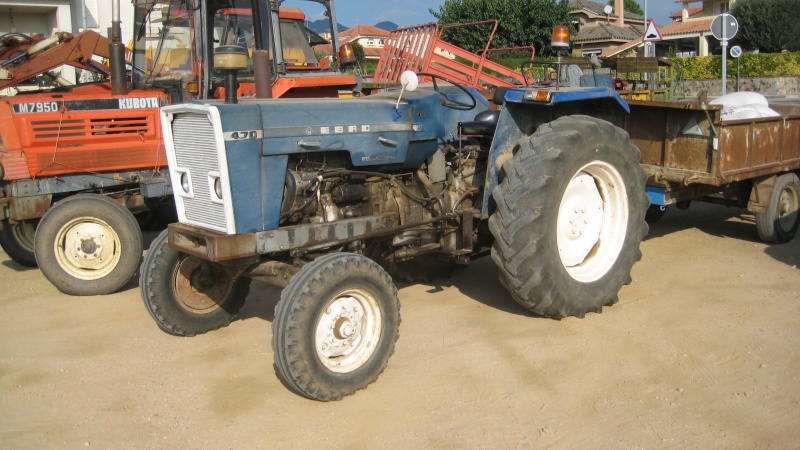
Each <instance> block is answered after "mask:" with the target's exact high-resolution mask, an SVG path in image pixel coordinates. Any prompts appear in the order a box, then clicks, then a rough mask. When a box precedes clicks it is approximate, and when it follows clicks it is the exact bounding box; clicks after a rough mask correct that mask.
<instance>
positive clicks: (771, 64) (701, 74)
mask: <svg viewBox="0 0 800 450" xmlns="http://www.w3.org/2000/svg"><path fill="white" fill-rule="evenodd" d="M670 59H671V61H672V62H674V63H676V64H677V65H679V66H680V69H682V70H683V74H682V78H683V79H685V80H710V79H719V78H722V56H721V55H711V56H692V57H688V58H677V57H676V58H670ZM739 59H740V60H741V61H740V64H741V65H740V70H741V76H742V77H768V76H800V52H795V53H753V54H750V53H748V54H744V55H742V56H741V57H740V58H739ZM680 69H679V71H680ZM728 75H729V76H730V75H736V58H732V57H728Z"/></svg>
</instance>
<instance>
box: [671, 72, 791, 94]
mask: <svg viewBox="0 0 800 450" xmlns="http://www.w3.org/2000/svg"><path fill="white" fill-rule="evenodd" d="M727 84H728V86H727V91H728V93H731V92H736V76H733V77H730V76H729V77H728V83H727ZM703 90H704V91H706V92H707V93H708V96H709V97H719V96H720V95H722V80H683V81H679V82H678V84H677V86H675V98H677V99H680V98H686V97H697V95H698V93H699V92H701V91H703ZM739 90H740V91H751V92H758V93H761V94H763V95H766V96H785V95H800V77H758V78H741V79H740V80H739Z"/></svg>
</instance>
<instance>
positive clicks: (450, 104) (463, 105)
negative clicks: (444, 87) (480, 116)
mask: <svg viewBox="0 0 800 450" xmlns="http://www.w3.org/2000/svg"><path fill="white" fill-rule="evenodd" d="M417 75H418V76H420V77H430V78H431V80H432V81H433V90H434V91H436V93H437V94H439V96H440V97H441V98H442V105H443V106H445V107H447V108H452V109H457V110H459V111H469V110H471V109H473V108H475V107H476V106H478V100H476V99H475V96H474V95H472V92H470V91H469V89H467V87H466V86H464V85H463V84H460V83H456V82H455V81H453V80H451V79H449V78H445V77H443V76H441V75H437V74H433V73H426V72H421V73H418V74H417ZM437 78H438V79H439V80H442V81H445V82H447V83H450V84H452V85H453V86H455V87H457V88H458V89H460V90H461V91H462V92H463V93H465V94H467V96H468V97H469V99H470V100H472V103H467V102H460V101H458V100H453V99H451V98H449V97H448V96H447V94H445V93H443V92H441V91H440V90H439V85H438V84H437V83H436V79H437Z"/></svg>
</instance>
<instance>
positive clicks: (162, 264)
mask: <svg viewBox="0 0 800 450" xmlns="http://www.w3.org/2000/svg"><path fill="white" fill-rule="evenodd" d="M168 237H169V230H164V231H162V232H161V234H159V235H158V237H157V238H156V239H155V240H154V241H153V243H152V244H150V250H148V251H147V255H145V258H144V262H143V263H142V269H141V273H140V275H139V287H140V289H141V295H142V300H143V301H144V305H145V307H146V308H147V311H148V312H149V313H150V316H152V317H153V319H155V321H156V323H157V324H158V327H159V328H161V329H162V330H163V331H165V332H167V333H169V334H172V335H175V336H194V335H196V334H202V333H205V332H208V331H211V330H216V329H217V328H220V327H223V326H226V325H228V324H230V323H231V321H232V320H233V319H234V318H235V317H236V314H238V313H239V310H240V309H241V308H242V305H244V301H245V298H246V297H247V294H248V293H249V292H250V281H251V280H250V278H247V277H241V278H238V279H234V278H233V277H232V276H231V275H230V274H229V273H228V272H227V271H226V270H225V268H224V267H223V266H221V265H219V264H216V263H213V262H208V261H204V260H202V259H200V258H196V257H194V256H189V255H187V254H185V253H181V252H179V251H177V250H173V249H171V248H170V247H169V246H168V245H167V239H168Z"/></svg>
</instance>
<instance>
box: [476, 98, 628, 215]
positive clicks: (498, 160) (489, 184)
mask: <svg viewBox="0 0 800 450" xmlns="http://www.w3.org/2000/svg"><path fill="white" fill-rule="evenodd" d="M504 100H505V101H504V104H503V110H502V111H501V113H500V118H499V119H498V122H497V130H496V131H495V134H494V139H493V140H492V147H491V150H490V151H489V161H488V168H487V173H486V182H485V185H484V189H485V190H484V196H483V208H482V209H481V217H482V218H484V219H487V218H488V217H489V216H490V215H491V214H492V213H493V212H494V209H495V204H494V199H493V198H492V191H493V190H494V188H495V186H497V185H498V184H499V183H500V169H501V168H502V166H503V163H504V162H505V161H506V160H507V159H509V158H511V157H512V156H513V152H514V149H515V148H516V147H517V144H518V142H519V140H520V139H521V138H523V137H526V136H530V135H531V134H533V133H534V132H535V131H536V129H537V128H539V126H541V125H543V124H545V123H549V122H552V121H553V120H556V119H557V118H559V117H561V116H568V115H578V114H583V115H596V112H597V111H602V112H603V113H605V114H607V113H608V112H609V111H610V112H613V113H619V114H630V107H629V106H628V104H627V103H626V102H625V100H623V99H622V97H620V96H619V94H617V92H616V91H614V89H611V88H609V87H581V88H561V89H559V90H553V89H550V88H542V87H536V86H533V87H528V88H520V89H509V90H508V92H506V94H505V97H504ZM593 113H594V114H593Z"/></svg>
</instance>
